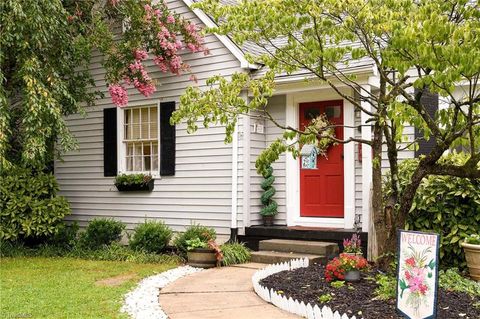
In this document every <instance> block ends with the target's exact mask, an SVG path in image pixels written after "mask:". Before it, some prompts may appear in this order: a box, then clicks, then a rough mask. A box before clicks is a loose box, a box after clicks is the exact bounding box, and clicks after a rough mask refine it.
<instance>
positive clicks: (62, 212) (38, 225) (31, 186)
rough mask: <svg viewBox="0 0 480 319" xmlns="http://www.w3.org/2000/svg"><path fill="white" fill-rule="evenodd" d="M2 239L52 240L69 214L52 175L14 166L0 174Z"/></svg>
mask: <svg viewBox="0 0 480 319" xmlns="http://www.w3.org/2000/svg"><path fill="white" fill-rule="evenodd" d="M0 179H1V181H2V182H1V183H0V240H17V239H25V238H34V237H49V236H52V235H54V234H55V233H56V232H57V231H58V230H59V228H61V227H62V224H63V218H64V217H65V216H66V215H68V214H70V206H69V204H68V202H67V200H66V199H65V198H64V197H62V196H58V195H57V192H58V184H57V182H56V180H55V177H54V176H53V175H52V174H48V173H43V172H38V171H34V170H32V169H28V168H21V167H16V166H11V167H9V169H5V170H2V172H1V173H0Z"/></svg>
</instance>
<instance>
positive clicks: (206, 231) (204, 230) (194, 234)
mask: <svg viewBox="0 0 480 319" xmlns="http://www.w3.org/2000/svg"><path fill="white" fill-rule="evenodd" d="M195 238H198V239H200V240H201V241H202V242H204V243H207V242H208V241H209V240H215V239H216V238H217V233H216V232H215V230H214V229H213V228H211V227H206V226H202V225H200V224H192V225H190V226H189V227H187V229H186V230H185V232H184V233H180V234H178V235H177V236H176V237H175V239H174V245H175V247H177V249H178V250H179V251H180V253H183V254H184V253H186V252H187V246H188V244H187V240H192V239H195Z"/></svg>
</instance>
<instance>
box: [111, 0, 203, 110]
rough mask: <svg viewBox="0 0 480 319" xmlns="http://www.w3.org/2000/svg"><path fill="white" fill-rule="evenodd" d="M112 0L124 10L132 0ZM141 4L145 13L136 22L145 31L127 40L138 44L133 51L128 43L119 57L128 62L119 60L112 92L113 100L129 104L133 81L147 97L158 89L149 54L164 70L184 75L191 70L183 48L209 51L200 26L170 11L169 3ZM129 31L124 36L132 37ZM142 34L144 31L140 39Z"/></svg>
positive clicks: (113, 4) (161, 69) (112, 82)
mask: <svg viewBox="0 0 480 319" xmlns="http://www.w3.org/2000/svg"><path fill="white" fill-rule="evenodd" d="M109 1H110V4H111V5H112V6H115V7H116V9H117V10H118V11H119V12H121V11H122V8H123V5H124V4H125V6H127V3H128V1H127V0H109ZM140 8H142V10H141V11H143V13H142V14H141V15H140V16H138V21H137V22H138V23H137V24H135V25H138V26H139V28H141V29H142V32H140V33H138V32H137V33H135V34H133V33H132V37H135V40H136V41H130V42H127V44H130V43H135V42H136V43H137V45H136V47H134V48H131V49H130V50H131V51H130V52H128V46H127V50H125V51H124V52H120V53H119V56H118V60H120V61H124V62H123V63H124V64H123V66H122V65H121V64H118V68H117V70H116V72H117V74H118V75H116V76H115V77H114V78H113V79H112V80H110V81H111V83H110V86H109V93H110V96H111V98H112V102H113V103H114V104H115V105H117V106H125V105H126V104H127V103H128V96H127V91H126V89H125V87H126V86H129V85H132V86H133V87H135V89H137V90H138V91H139V92H140V93H141V94H143V95H144V96H146V97H149V96H151V95H152V94H153V93H154V92H155V90H156V88H155V84H154V81H153V80H152V78H151V77H150V75H149V74H148V72H147V70H146V67H145V65H144V63H145V61H146V60H147V59H148V58H149V56H150V57H151V58H152V60H153V62H154V63H155V65H156V66H157V67H158V68H159V69H160V71H161V72H164V73H167V72H170V73H172V74H176V75H180V74H181V72H183V71H187V70H189V65H188V64H187V63H185V62H184V61H183V59H182V57H180V56H179V54H180V52H181V51H180V50H182V49H187V50H189V51H190V52H193V53H195V52H204V53H205V54H208V50H207V49H206V48H205V46H204V40H203V37H202V36H201V35H200V33H199V28H198V27H197V26H196V25H195V24H194V23H192V22H190V21H187V20H185V19H183V18H181V17H180V16H178V15H176V14H174V13H173V12H170V11H169V9H168V7H167V6H166V5H165V3H163V2H158V3H152V2H151V1H143V3H142V4H141V7H140ZM128 32H129V29H128V30H126V31H125V33H124V37H126V38H128V36H129V33H128ZM138 34H141V36H140V39H139V38H138ZM179 35H181V37H179ZM143 37H144V39H142V38H143ZM177 37H178V38H177ZM137 40H140V41H137Z"/></svg>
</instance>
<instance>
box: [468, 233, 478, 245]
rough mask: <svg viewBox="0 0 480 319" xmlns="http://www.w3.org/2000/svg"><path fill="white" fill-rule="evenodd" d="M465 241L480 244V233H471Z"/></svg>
mask: <svg viewBox="0 0 480 319" xmlns="http://www.w3.org/2000/svg"><path fill="white" fill-rule="evenodd" d="M465 242H466V243H467V244H472V245H480V235H479V234H471V235H470V236H468V237H466V238H465Z"/></svg>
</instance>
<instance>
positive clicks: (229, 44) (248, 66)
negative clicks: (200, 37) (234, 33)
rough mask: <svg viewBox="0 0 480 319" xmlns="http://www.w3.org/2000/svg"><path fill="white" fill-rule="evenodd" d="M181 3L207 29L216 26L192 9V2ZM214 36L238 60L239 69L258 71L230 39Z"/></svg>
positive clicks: (218, 35)
mask: <svg viewBox="0 0 480 319" xmlns="http://www.w3.org/2000/svg"><path fill="white" fill-rule="evenodd" d="M182 1H183V2H184V3H185V5H187V6H188V7H189V8H190V9H191V10H192V11H193V13H195V15H196V16H197V17H198V18H199V19H200V21H202V22H203V24H205V25H206V26H207V27H209V28H214V27H216V26H217V25H216V24H215V22H213V21H212V19H210V17H209V16H208V15H206V14H205V12H203V11H202V10H199V9H192V7H191V6H192V5H193V3H194V2H193V1H192V0H182ZM215 36H216V37H217V38H218V40H220V42H222V43H223V45H224V46H225V47H226V48H227V49H228V50H229V51H230V52H231V53H232V54H233V55H234V56H235V57H236V58H237V59H238V61H240V67H241V68H242V69H259V68H260V66H259V65H258V64H252V63H250V62H248V61H247V59H246V58H245V54H244V53H243V52H242V50H240V48H239V47H238V46H237V45H236V44H235V43H234V42H233V41H232V39H230V38H229V37H227V36H225V35H220V34H216V33H215Z"/></svg>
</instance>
